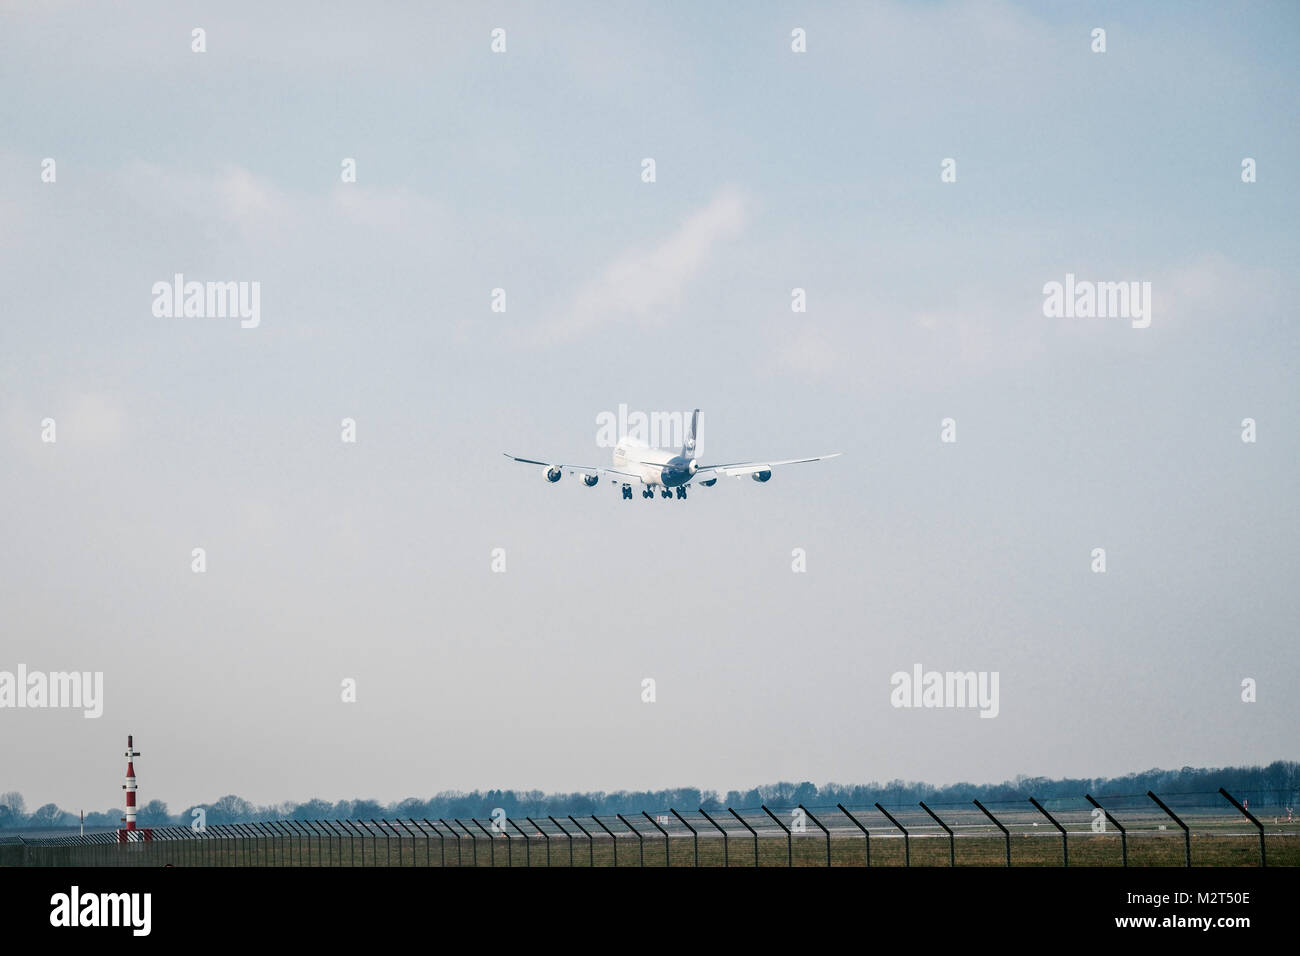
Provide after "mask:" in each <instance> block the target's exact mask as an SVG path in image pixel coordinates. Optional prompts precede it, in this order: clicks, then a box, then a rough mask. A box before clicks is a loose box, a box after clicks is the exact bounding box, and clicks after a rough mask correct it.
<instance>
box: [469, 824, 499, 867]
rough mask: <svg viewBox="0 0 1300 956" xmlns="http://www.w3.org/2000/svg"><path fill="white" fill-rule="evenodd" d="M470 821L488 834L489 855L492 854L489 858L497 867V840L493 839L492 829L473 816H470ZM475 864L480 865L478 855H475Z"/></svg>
mask: <svg viewBox="0 0 1300 956" xmlns="http://www.w3.org/2000/svg"><path fill="white" fill-rule="evenodd" d="M469 822H470V823H472V824H474V826H476V827H478V828H479V829H480V830H482V831H483V832H484V833H485V834H487V838H488V853H489V855H490V856H489V859H490V862H491V864H492V866H493V868H495V867H496V865H497V841H496V840H494V839H492V831H491V830H489V829H488V828H487V827H485V826H483V824H481V823H479V822H478V821H477V820H476V819H474V818H473V817H470V818H469ZM474 865H475V866H478V857H477V856H475V857H474Z"/></svg>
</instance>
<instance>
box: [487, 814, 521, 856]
mask: <svg viewBox="0 0 1300 956" xmlns="http://www.w3.org/2000/svg"><path fill="white" fill-rule="evenodd" d="M502 819H504V820H505V821H506V823H509V822H510V817H509V816H505V817H503V818H502ZM492 829H493V831H494V832H495V830H496V824H495V823H493V824H492ZM501 835H502V836H504V837H505V838H506V866H507V867H511V866H514V865H515V847H514V838H513V837H512V836H511V835H510V831H509V830H507V829H506V828H505V826H502V827H501ZM491 838H492V835H491V834H488V839H491ZM492 865H493V866H496V865H497V855H496V852H495V851H493V853H492Z"/></svg>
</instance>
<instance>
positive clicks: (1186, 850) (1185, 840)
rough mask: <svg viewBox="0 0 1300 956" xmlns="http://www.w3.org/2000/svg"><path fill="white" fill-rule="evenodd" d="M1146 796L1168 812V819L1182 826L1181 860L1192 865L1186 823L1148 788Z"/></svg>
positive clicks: (1190, 841) (1189, 833) (1190, 834)
mask: <svg viewBox="0 0 1300 956" xmlns="http://www.w3.org/2000/svg"><path fill="white" fill-rule="evenodd" d="M1147 796H1148V797H1150V798H1151V799H1152V800H1154V801H1155V802H1156V806H1158V807H1159V808H1160V809H1161V810H1163V811H1165V813H1167V814H1169V819H1171V820H1173V821H1174V823H1177V824H1178V825H1179V826H1180V827H1182V828H1183V860H1184V865H1185V866H1188V867H1190V866H1191V865H1192V831H1191V830H1189V829H1188V828H1187V824H1186V823H1184V822H1183V821H1182V820H1180V819H1179V818H1178V814H1176V813H1174V811H1172V810H1170V809H1169V808H1168V807H1167V806H1165V802H1164V801H1163V800H1161V799H1160V798H1159V797H1157V796H1156V795H1155V794H1154V793H1153V792H1152V791H1150V790H1148V791H1147Z"/></svg>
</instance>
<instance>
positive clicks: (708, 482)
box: [700, 478, 718, 488]
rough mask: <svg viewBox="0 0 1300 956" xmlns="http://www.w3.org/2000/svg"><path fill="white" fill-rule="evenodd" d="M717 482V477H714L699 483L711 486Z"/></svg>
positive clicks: (706, 486)
mask: <svg viewBox="0 0 1300 956" xmlns="http://www.w3.org/2000/svg"><path fill="white" fill-rule="evenodd" d="M717 483H718V479H716V478H709V479H708V480H707V481H701V482H700V484H702V485H703V486H704V487H705V488H712V487H713V486H714V485H716V484H717Z"/></svg>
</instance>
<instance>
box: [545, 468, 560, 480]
mask: <svg viewBox="0 0 1300 956" xmlns="http://www.w3.org/2000/svg"><path fill="white" fill-rule="evenodd" d="M563 474H564V472H562V471H561V470H560V469H558V468H556V467H554V466H552V467H550V468H547V469H546V480H547V481H549V482H550V483H551V484H555V482H557V481H559V480H560V478H561V476H562V475H563Z"/></svg>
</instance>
